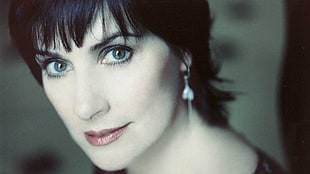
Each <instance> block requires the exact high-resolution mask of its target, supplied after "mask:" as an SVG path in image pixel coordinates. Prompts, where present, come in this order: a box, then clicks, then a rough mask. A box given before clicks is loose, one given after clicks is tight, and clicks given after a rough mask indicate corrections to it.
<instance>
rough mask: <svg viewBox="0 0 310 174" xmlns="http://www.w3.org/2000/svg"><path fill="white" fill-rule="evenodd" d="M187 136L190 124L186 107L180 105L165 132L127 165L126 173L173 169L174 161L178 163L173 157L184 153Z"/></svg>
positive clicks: (136, 173)
mask: <svg viewBox="0 0 310 174" xmlns="http://www.w3.org/2000/svg"><path fill="white" fill-rule="evenodd" d="M193 113H194V112H193ZM189 138H190V126H189V119H188V114H187V110H186V107H182V106H180V107H179V108H177V109H176V114H175V118H174V119H173V121H172V124H171V125H170V126H169V127H167V130H165V134H163V135H162V136H161V137H160V139H159V140H158V141H157V142H156V143H155V144H153V145H152V146H151V147H150V148H148V150H147V151H146V152H144V153H143V154H141V155H140V156H139V157H137V158H136V159H135V160H134V161H133V162H132V163H131V164H130V165H129V166H128V168H127V171H128V173H129V174H152V173H158V171H161V173H165V172H164V171H167V170H170V169H169V168H172V169H175V168H176V166H175V165H174V163H178V160H176V159H175V157H176V156H180V154H184V148H185V147H186V146H188V144H189ZM150 169H151V170H150ZM152 169H153V170H152ZM167 172H168V171H167ZM170 173H174V172H173V171H171V172H170Z"/></svg>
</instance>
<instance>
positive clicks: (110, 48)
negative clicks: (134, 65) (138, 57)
mask: <svg viewBox="0 0 310 174" xmlns="http://www.w3.org/2000/svg"><path fill="white" fill-rule="evenodd" d="M117 49H119V51H120V50H121V51H126V53H125V54H126V56H127V57H126V58H123V59H122V60H116V61H111V62H106V63H104V60H106V59H107V55H108V54H110V53H112V52H113V51H115V50H117ZM128 54H129V55H128ZM133 54H134V49H132V48H130V47H128V46H125V45H112V46H108V47H106V48H104V49H102V50H101V51H100V52H99V55H98V62H100V64H103V65H107V66H111V67H120V66H122V65H123V64H125V63H128V62H129V61H130V60H131V58H132V55H133ZM115 59H116V58H115Z"/></svg>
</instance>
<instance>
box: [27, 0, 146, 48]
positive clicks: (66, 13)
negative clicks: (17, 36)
mask: <svg viewBox="0 0 310 174" xmlns="http://www.w3.org/2000/svg"><path fill="white" fill-rule="evenodd" d="M36 3H37V4H36V5H35V6H36V7H37V9H36V11H35V13H36V14H35V15H33V16H38V17H37V19H35V20H36V21H34V22H33V23H34V25H33V26H32V30H31V31H32V32H31V34H30V35H31V40H32V43H33V48H34V49H35V50H39V49H42V48H44V49H49V48H53V49H55V48H56V47H58V46H59V44H61V45H62V46H63V48H64V49H65V50H66V51H67V52H70V51H71V50H72V44H75V46H77V47H81V46H82V45H83V41H84V38H85V34H87V33H88V32H89V30H90V29H91V28H92V25H93V23H94V21H95V20H97V18H98V19H99V20H102V29H103V30H102V31H103V32H104V31H107V30H109V27H110V25H112V24H114V25H115V24H116V25H117V27H118V29H119V32H120V33H121V34H122V35H123V36H127V35H128V34H129V30H130V31H132V32H134V33H137V34H141V33H142V31H143V29H142V26H141V25H139V24H138V22H137V20H135V17H134V16H133V13H132V9H133V8H132V6H133V4H132V2H131V1H126V0H105V1H103V0H66V1H58V0H50V3H46V2H45V3H43V2H42V0H38V1H36ZM100 17H101V19H100ZM111 20H112V21H113V23H111V22H112V21H111Z"/></svg>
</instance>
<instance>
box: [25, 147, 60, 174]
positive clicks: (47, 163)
mask: <svg viewBox="0 0 310 174" xmlns="http://www.w3.org/2000/svg"><path fill="white" fill-rule="evenodd" d="M59 168H60V162H59V158H57V156H56V155H55V153H52V152H47V151H38V152H36V153H35V154H31V156H27V157H26V158H24V159H23V160H22V161H21V170H22V173H23V174H44V173H51V172H56V171H57V169H59Z"/></svg>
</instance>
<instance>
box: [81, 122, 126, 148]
mask: <svg viewBox="0 0 310 174" xmlns="http://www.w3.org/2000/svg"><path fill="white" fill-rule="evenodd" d="M129 124H130V123H127V124H126V125H124V126H121V127H118V128H113V129H104V130H101V131H88V132H85V137H86V140H87V141H88V142H89V144H91V145H93V146H104V145H107V144H110V143H112V142H114V141H116V140H117V139H118V138H119V137H120V136H122V135H123V134H124V133H125V131H126V128H127V127H128V125H129Z"/></svg>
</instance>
